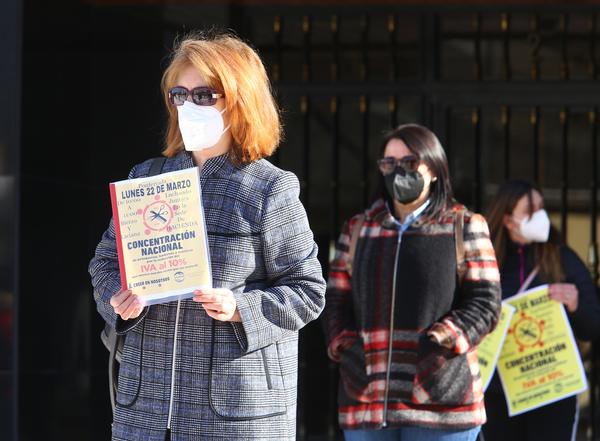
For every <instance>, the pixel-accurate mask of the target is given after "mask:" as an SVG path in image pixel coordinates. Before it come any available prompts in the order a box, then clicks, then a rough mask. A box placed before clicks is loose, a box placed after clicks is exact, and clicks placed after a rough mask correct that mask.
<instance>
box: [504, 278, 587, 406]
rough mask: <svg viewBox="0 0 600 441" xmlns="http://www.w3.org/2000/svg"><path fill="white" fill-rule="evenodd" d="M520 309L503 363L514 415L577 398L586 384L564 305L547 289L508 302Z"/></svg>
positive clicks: (513, 324)
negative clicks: (573, 396) (572, 397)
mask: <svg viewBox="0 0 600 441" xmlns="http://www.w3.org/2000/svg"><path fill="white" fill-rule="evenodd" d="M506 302H507V303H509V304H510V305H512V306H514V307H515V309H516V310H515V313H514V315H513V317H512V319H511V322H510V325H509V328H508V332H507V334H506V338H505V340H504V345H503V347H502V351H501V353H500V358H499V360H498V367H497V369H498V374H499V375H500V380H501V382H502V387H503V388H504V395H505V397H506V403H507V406H508V413H509V416H514V415H519V414H521V413H524V412H527V411H529V410H532V409H536V408H538V407H541V406H544V405H546V404H550V403H553V402H555V401H558V400H561V399H563V398H566V397H569V396H572V395H576V394H578V393H580V392H583V391H585V390H586V389H587V380H586V377H585V372H584V370H583V365H582V362H581V357H580V355H579V351H578V349H577V345H576V342H575V339H574V337H573V331H572V330H571V326H570V324H569V320H568V318H567V315H566V312H565V309H564V306H563V305H562V304H561V303H559V302H556V301H554V300H552V299H550V297H549V296H548V285H543V286H539V287H536V288H533V289H530V290H527V291H525V292H523V293H520V294H517V295H515V296H513V297H510V298H508V299H506Z"/></svg>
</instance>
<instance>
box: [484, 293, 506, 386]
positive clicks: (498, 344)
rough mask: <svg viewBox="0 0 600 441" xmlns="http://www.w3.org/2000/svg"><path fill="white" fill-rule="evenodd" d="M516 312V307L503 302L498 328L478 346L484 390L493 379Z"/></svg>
mask: <svg viewBox="0 0 600 441" xmlns="http://www.w3.org/2000/svg"><path fill="white" fill-rule="evenodd" d="M514 312H515V308H514V307H513V306H511V305H509V304H508V303H505V302H502V310H501V311H500V319H499V320H498V325H497V326H496V329H494V330H493V331H492V332H490V333H489V334H488V335H487V336H486V337H485V338H484V339H483V341H481V343H479V346H477V359H478V361H479V372H480V375H481V382H482V384H483V390H486V389H487V387H488V386H489V384H490V381H491V379H492V375H493V373H494V369H495V368H496V363H497V362H498V357H499V356H500V350H501V349H502V345H503V344H504V339H505V337H506V331H507V330H508V325H510V321H511V319H512V316H513V314H514Z"/></svg>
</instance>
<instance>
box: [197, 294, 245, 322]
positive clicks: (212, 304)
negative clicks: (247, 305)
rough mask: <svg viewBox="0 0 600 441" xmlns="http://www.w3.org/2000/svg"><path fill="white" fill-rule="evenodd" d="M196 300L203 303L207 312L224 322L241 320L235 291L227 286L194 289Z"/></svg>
mask: <svg viewBox="0 0 600 441" xmlns="http://www.w3.org/2000/svg"><path fill="white" fill-rule="evenodd" d="M192 300H194V302H198V303H202V307H203V308H204V310H205V311H206V313H207V314H208V315H209V316H210V317H212V318H214V319H215V320H220V321H222V322H241V321H242V319H241V318H240V313H239V312H238V310H237V303H236V301H235V297H234V296H233V293H232V292H231V291H230V290H229V289H227V288H201V289H197V290H196V291H194V298H193V299H192Z"/></svg>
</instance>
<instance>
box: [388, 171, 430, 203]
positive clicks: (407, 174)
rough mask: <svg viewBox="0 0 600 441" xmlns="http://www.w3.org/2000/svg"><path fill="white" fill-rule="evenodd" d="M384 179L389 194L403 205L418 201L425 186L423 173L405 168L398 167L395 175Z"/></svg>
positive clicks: (391, 174) (392, 174)
mask: <svg viewBox="0 0 600 441" xmlns="http://www.w3.org/2000/svg"><path fill="white" fill-rule="evenodd" d="M383 179H384V180H385V187H386V188H387V191H388V193H389V194H390V195H391V196H392V197H393V198H394V199H395V200H396V201H398V202H400V203H401V204H410V203H411V202H414V201H416V200H417V199H418V198H419V196H420V195H421V193H422V192H423V187H424V186H425V182H424V180H423V175H422V174H421V173H419V172H418V171H416V170H415V171H412V170H407V169H405V168H404V167H396V170H394V173H390V174H389V175H386V176H384V177H383Z"/></svg>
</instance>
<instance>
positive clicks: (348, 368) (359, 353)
mask: <svg viewBox="0 0 600 441" xmlns="http://www.w3.org/2000/svg"><path fill="white" fill-rule="evenodd" d="M340 381H341V384H342V387H343V388H344V391H345V393H346V395H347V396H348V398H350V399H352V400H355V401H361V402H369V400H368V396H367V395H368V389H369V377H368V375H367V362H366V357H365V350H364V346H363V340H362V338H360V337H358V338H356V340H355V341H354V343H352V346H350V347H349V348H348V349H346V350H344V351H343V352H342V353H341V354H340Z"/></svg>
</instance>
